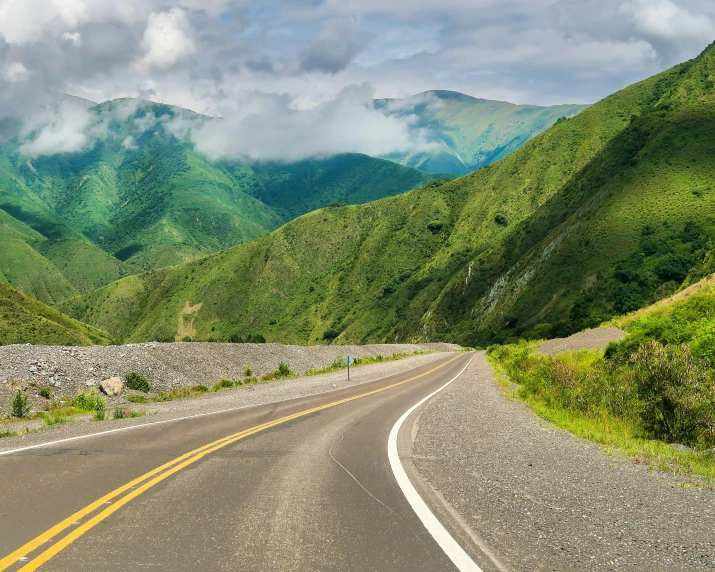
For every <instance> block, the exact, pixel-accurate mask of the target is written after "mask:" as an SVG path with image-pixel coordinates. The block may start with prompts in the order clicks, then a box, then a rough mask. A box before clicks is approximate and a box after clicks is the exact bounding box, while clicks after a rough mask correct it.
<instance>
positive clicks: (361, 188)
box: [0, 92, 580, 304]
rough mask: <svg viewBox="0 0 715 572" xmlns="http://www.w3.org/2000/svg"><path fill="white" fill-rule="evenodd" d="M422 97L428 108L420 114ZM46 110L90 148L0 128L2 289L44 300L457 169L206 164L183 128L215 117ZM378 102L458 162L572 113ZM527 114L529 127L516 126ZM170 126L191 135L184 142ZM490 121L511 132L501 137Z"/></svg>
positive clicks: (104, 106)
mask: <svg viewBox="0 0 715 572" xmlns="http://www.w3.org/2000/svg"><path fill="white" fill-rule="evenodd" d="M424 101H429V105H427V104H419V102H424ZM455 101H459V102H461V103H459V106H458V108H455V107H454V105H453V103H451V102H455ZM445 102H446V103H445ZM53 105H54V107H53V108H52V109H53V110H54V112H55V116H54V117H52V119H51V120H52V121H54V122H56V123H59V122H60V119H58V117H61V114H62V113H64V114H67V112H68V110H69V112H72V111H76V110H81V111H82V112H83V113H84V114H85V115H86V117H85V116H81V117H82V118H83V119H82V120H83V121H85V122H87V123H88V125H87V127H86V128H85V131H86V132H87V133H89V138H90V141H89V143H88V144H86V145H84V147H83V148H82V149H80V150H78V151H75V152H51V150H49V149H46V148H44V147H43V145H46V144H47V142H46V141H44V140H43V139H42V133H40V132H39V130H36V131H35V132H32V131H31V132H30V133H29V134H28V133H24V132H23V130H22V126H21V125H20V124H18V123H16V122H15V123H14V122H12V121H5V122H3V123H2V124H1V125H0V240H2V242H3V244H4V248H3V249H2V251H0V279H2V280H5V281H6V282H8V283H9V284H11V285H13V286H15V287H16V288H18V289H20V290H21V291H23V292H25V293H26V294H30V295H32V296H35V297H36V298H38V299H39V300H41V301H43V302H45V303H49V304H53V303H57V302H60V301H62V300H65V299H67V298H70V297H72V296H75V295H77V294H81V293H87V292H90V291H92V290H94V289H96V288H99V287H101V286H104V285H106V284H109V283H110V282H113V281H114V280H117V279H119V278H122V277H124V276H129V275H133V274H136V273H139V272H143V271H147V270H152V269H158V268H162V267H166V266H171V265H176V264H180V263H182V262H186V261H190V260H193V259H196V258H198V257H201V256H205V255H208V254H211V253H213V252H216V251H219V250H222V249H225V248H228V247H231V246H234V245H236V244H239V243H242V242H245V241H247V240H251V239H253V238H256V237H259V236H262V235H264V234H266V233H268V232H270V231H272V230H275V229H277V228H278V227H280V226H281V225H282V224H284V223H286V222H288V221H290V220H292V219H294V218H296V217H299V216H301V215H303V214H305V213H308V212H311V211H313V210H316V209H319V208H322V207H325V206H328V205H331V204H333V203H346V204H361V203H365V202H369V201H373V200H377V199H381V198H384V197H388V196H393V195H397V194H400V193H403V192H406V191H409V190H412V189H415V188H417V187H420V186H422V185H424V184H426V183H428V182H430V181H432V180H434V179H442V178H444V177H445V175H443V174H439V173H435V172H434V171H435V169H436V168H437V167H439V166H440V165H442V166H444V167H445V169H446V171H449V172H462V170H463V169H464V165H462V164H461V163H460V165H459V166H456V167H455V165H454V164H453V163H449V161H444V160H442V159H439V157H442V155H443V154H444V153H443V152H441V151H438V152H434V153H432V155H433V159H432V160H429V161H427V160H421V161H418V162H417V163H419V164H416V165H417V166H420V167H425V168H426V170H427V171H430V172H425V171H424V170H418V169H415V168H412V167H411V166H404V165H399V164H396V162H395V161H394V160H385V159H384V158H374V157H369V156H366V155H361V154H343V155H336V156H332V157H323V158H316V159H307V160H303V161H298V162H285V161H260V162H259V161H239V160H233V161H228V160H221V161H211V160H209V159H207V158H206V157H204V156H203V155H201V154H200V153H198V152H197V151H196V150H195V149H194V145H193V143H192V141H191V139H190V137H189V136H188V134H187V130H188V129H190V128H191V127H192V126H196V125H201V124H203V123H205V122H209V121H217V120H216V119H213V118H209V117H207V116H202V115H200V114H196V113H193V112H191V111H188V110H185V109H181V108H178V107H173V106H169V105H163V104H157V103H152V102H148V101H143V100H132V99H119V100H113V101H108V102H104V103H101V104H94V103H93V102H90V101H88V100H85V99H81V98H77V97H72V96H67V95H63V94H56V97H55V98H54V103H53ZM375 105H376V106H377V107H378V108H382V109H385V112H386V113H402V112H404V110H406V109H409V108H410V107H411V109H412V111H411V113H412V114H417V115H419V116H420V120H419V123H420V125H419V128H420V129H423V130H425V129H426V130H428V131H429V132H430V133H432V135H431V136H430V137H432V138H433V139H434V138H438V139H440V141H451V142H454V141H457V140H458V141H459V145H458V146H457V147H458V149H459V152H460V153H462V154H463V155H464V156H465V157H467V156H468V157H473V156H476V155H478V154H479V153H483V152H484V149H491V147H490V145H492V146H493V145H496V144H501V143H505V142H506V141H507V139H508V140H509V142H508V143H505V145H506V146H505V147H504V148H503V149H502V150H501V151H500V152H499V153H501V154H503V153H506V152H507V150H510V149H512V148H514V147H515V146H517V145H518V144H520V142H522V141H523V140H525V139H527V138H528V137H529V136H531V135H533V133H534V132H535V131H537V130H539V129H545V128H546V127H548V125H549V124H550V123H552V122H553V121H556V115H557V114H558V113H562V112H563V113H569V112H575V111H577V110H578V109H580V107H577V106H557V108H537V107H533V106H532V107H524V106H513V105H511V104H506V103H501V102H486V101H484V100H477V99H474V98H469V97H467V96H462V95H461V94H455V93H453V92H430V93H428V94H422V95H421V96H415V97H414V98H410V99H408V100H401V101H400V102H399V105H398V102H397V101H396V100H392V101H387V100H380V101H377V102H375ZM398 108H399V109H401V110H403V111H399V110H398ZM505 109H507V110H510V111H509V112H508V113H507V112H506V111H504V110H505ZM447 110H451V111H449V113H447ZM455 110H456V111H455ZM527 112H528V114H530V115H529V117H531V119H530V120H528V121H527V120H525V121H522V123H518V124H517V123H514V122H513V121H512V120H513V119H514V117H515V116H517V115H520V114H521V115H522V116H524V114H525V113H527ZM69 115H70V116H72V113H70V114H69ZM538 117H540V119H536V118H538ZM460 122H461V123H460ZM177 125H183V126H188V127H187V128H184V131H183V132H179V131H177V130H176V129H175V127H176V126H177ZM495 125H496V126H497V127H496V128H497V130H498V131H499V132H500V133H509V134H510V135H508V136H506V138H503V137H502V138H499V137H497V138H496V139H495V138H494V136H493V134H492V132H493V131H494V129H495ZM481 129H484V133H481V132H480V130H481ZM448 132H449V133H448ZM51 134H52V135H53V137H54V139H53V140H56V139H58V138H64V139H67V138H68V137H70V136H71V134H67V133H65V132H63V131H61V128H55V129H54V131H51ZM450 134H451V135H450ZM458 134H461V135H458ZM470 137H471V138H473V140H470ZM38 147H39V148H40V150H39V151H37V149H36V148H38ZM507 147H508V149H507ZM33 149H34V152H33ZM480 150H481V151H480ZM492 150H493V149H492ZM497 154H498V153H497ZM449 156H450V157H452V159H454V156H453V155H449ZM480 156H481V155H480ZM493 156H494V157H496V155H494V154H493ZM393 159H394V158H393ZM470 160H471V159H470ZM400 161H401V162H406V163H414V161H412V160H402V159H400ZM477 163H478V161H477ZM477 163H474V164H475V165H476V164H477ZM437 170H438V169H437Z"/></svg>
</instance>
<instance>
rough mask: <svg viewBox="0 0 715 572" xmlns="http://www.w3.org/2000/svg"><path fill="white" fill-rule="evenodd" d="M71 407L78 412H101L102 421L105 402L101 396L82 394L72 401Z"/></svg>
mask: <svg viewBox="0 0 715 572" xmlns="http://www.w3.org/2000/svg"><path fill="white" fill-rule="evenodd" d="M71 405H72V407H75V408H76V409H79V410H80V411H94V412H98V411H101V412H102V416H103V417H102V419H104V407H105V401H104V397H102V396H101V395H97V394H96V393H84V392H83V393H80V394H79V395H77V396H76V397H75V398H74V399H73V400H72V402H71Z"/></svg>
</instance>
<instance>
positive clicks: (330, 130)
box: [191, 84, 432, 161]
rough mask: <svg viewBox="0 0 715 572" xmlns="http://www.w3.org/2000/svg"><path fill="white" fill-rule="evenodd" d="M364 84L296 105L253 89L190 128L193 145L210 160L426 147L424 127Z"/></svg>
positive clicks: (303, 156) (290, 157)
mask: <svg viewBox="0 0 715 572" xmlns="http://www.w3.org/2000/svg"><path fill="white" fill-rule="evenodd" d="M373 93H374V90H373V88H372V87H371V86H369V85H368V84H362V85H352V86H348V87H346V88H344V89H343V90H342V91H341V92H340V93H339V94H338V95H337V97H335V98H334V99H332V100H330V101H328V102H326V103H323V104H321V105H319V106H317V107H315V108H313V109H309V110H298V109H296V108H295V107H294V106H293V102H292V100H291V98H289V97H287V96H279V95H273V94H261V93H253V94H249V95H247V96H245V97H244V98H243V99H242V100H241V101H239V102H237V106H236V108H235V109H233V110H231V111H230V112H228V113H226V114H224V117H223V119H221V120H216V121H210V122H204V123H203V124H202V125H200V126H199V127H198V128H195V129H193V130H192V132H191V138H192V140H193V141H194V143H195V146H196V150H197V151H198V152H199V153H201V154H203V155H205V156H207V157H208V158H209V159H211V160H219V159H244V160H254V161H255V160H280V161H298V160H301V159H306V158H309V157H325V156H330V155H337V154H341V153H365V154H368V155H374V156H377V155H387V154H389V153H393V152H397V151H406V150H410V149H417V148H428V147H430V146H431V145H432V144H431V143H430V142H429V136H428V133H427V132H426V131H425V130H423V129H421V128H419V127H418V126H416V125H415V121H416V118H415V117H414V116H410V115H409V114H403V115H400V116H396V115H388V114H386V113H384V112H382V111H380V110H378V109H376V108H375V106H374V105H373Z"/></svg>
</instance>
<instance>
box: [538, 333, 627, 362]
mask: <svg viewBox="0 0 715 572" xmlns="http://www.w3.org/2000/svg"><path fill="white" fill-rule="evenodd" d="M627 335H628V334H627V333H626V332H624V331H623V330H621V329H619V328H597V329H595V330H588V331H586V332H579V333H577V334H574V335H573V336H569V337H568V338H555V339H553V340H549V341H548V342H544V343H543V344H541V345H540V346H539V348H538V349H537V350H536V353H539V354H545V355H551V356H553V355H556V354H560V353H561V352H572V351H576V350H599V349H603V348H605V347H606V346H607V345H608V344H610V343H611V342H618V341H620V340H622V339H623V338H625V337H626V336H627Z"/></svg>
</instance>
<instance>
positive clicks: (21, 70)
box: [4, 62, 30, 83]
mask: <svg viewBox="0 0 715 572" xmlns="http://www.w3.org/2000/svg"><path fill="white" fill-rule="evenodd" d="M4 75H5V79H6V80H7V81H9V82H10V83H17V82H19V81H25V80H26V79H27V76H28V75H30V72H28V71H27V68H26V67H25V66H24V65H23V64H22V63H20V62H10V63H9V64H7V65H6V66H5V70H4Z"/></svg>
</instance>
